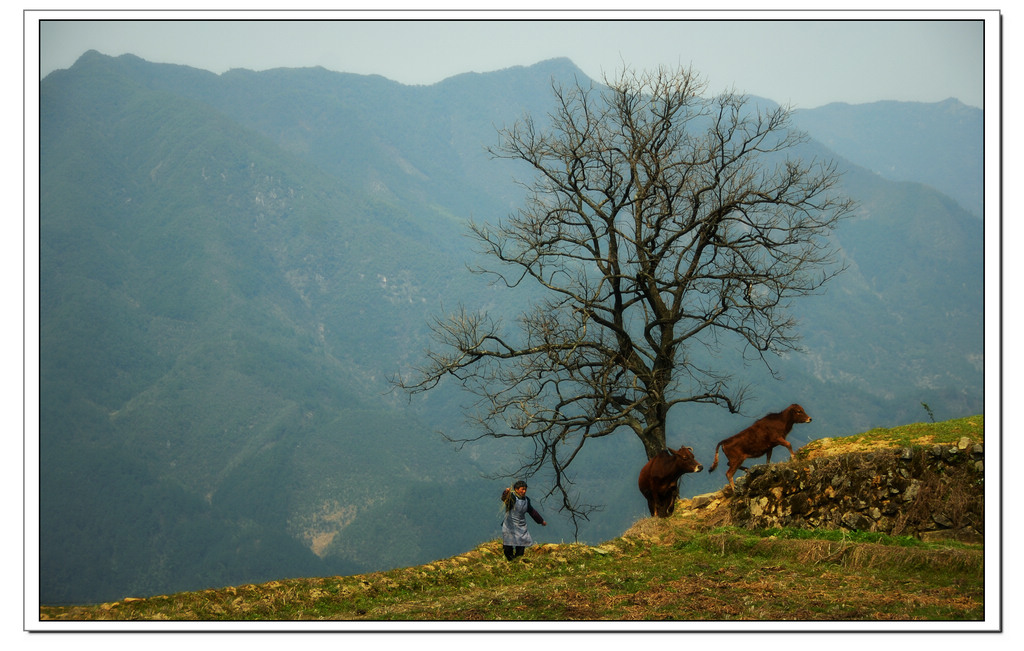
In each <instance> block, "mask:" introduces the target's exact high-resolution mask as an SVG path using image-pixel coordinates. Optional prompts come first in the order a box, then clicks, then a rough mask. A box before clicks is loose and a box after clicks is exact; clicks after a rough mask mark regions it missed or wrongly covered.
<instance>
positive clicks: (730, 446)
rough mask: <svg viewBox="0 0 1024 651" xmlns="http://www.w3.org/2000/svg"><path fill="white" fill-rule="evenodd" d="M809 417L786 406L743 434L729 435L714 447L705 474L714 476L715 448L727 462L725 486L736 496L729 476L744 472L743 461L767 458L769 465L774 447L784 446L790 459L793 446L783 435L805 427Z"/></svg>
mask: <svg viewBox="0 0 1024 651" xmlns="http://www.w3.org/2000/svg"><path fill="white" fill-rule="evenodd" d="M809 422H811V417H810V416H808V415H807V412H806V411H804V408H803V407H801V406H800V405H795V404H794V405H790V406H788V407H786V408H785V409H784V410H783V411H781V412H779V413H777V414H768V415H767V416H765V417H764V418H762V419H760V420H758V421H757V422H756V423H754V424H753V425H751V426H750V427H748V428H747V429H745V430H743V431H742V432H740V433H739V434H733V435H732V436H730V437H729V438H727V439H724V440H722V441H719V442H718V445H716V446H715V460H714V462H713V463H712V464H711V468H710V469H709V470H708V472H714V471H715V468H717V467H718V448H719V446H721V448H722V452H725V456H726V457H727V458H728V459H729V469H728V470H727V471H725V477H726V479H728V480H729V486H731V487H732V490H733V492H736V484H735V483H733V480H732V476H733V475H735V474H736V471H737V470H746V467H744V466H742V465H740V464H742V463H743V462H744V461H746V460H747V459H753V458H756V457H759V456H761V455H762V454H767V455H768V458H767V461H766V463H771V462H772V448H774V447H775V446H776V445H784V446H786V449H787V450H789V458H790V459H792V458H793V446H792V445H790V444H789V441H787V440H786V435H787V434H789V431H790V430H791V429H793V425H794V424H796V423H809Z"/></svg>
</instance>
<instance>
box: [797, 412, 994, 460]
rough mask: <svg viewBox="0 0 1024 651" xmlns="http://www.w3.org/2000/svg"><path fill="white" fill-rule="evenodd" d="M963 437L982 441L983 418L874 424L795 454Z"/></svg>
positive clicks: (813, 443) (943, 441) (940, 442)
mask: <svg viewBox="0 0 1024 651" xmlns="http://www.w3.org/2000/svg"><path fill="white" fill-rule="evenodd" d="M962 437H967V438H969V439H970V440H971V441H973V442H975V443H984V442H985V417H984V416H983V415H976V416H969V417H967V418H957V419H954V420H947V421H942V422H939V423H911V424H909V425H901V426H899V427H889V428H883V427H877V428H875V429H871V430H868V431H866V432H862V433H859V434H853V435H851V436H843V437H832V438H822V439H818V440H816V441H811V442H810V443H808V444H807V445H805V446H803V447H802V448H800V450H798V452H797V457H798V458H803V459H806V458H810V457H813V456H818V455H822V454H828V455H832V454H838V453H842V452H860V451H865V450H871V449H877V448H883V447H893V448H900V447H917V446H930V445H956V443H957V442H958V441H959V440H960V439H961V438H962Z"/></svg>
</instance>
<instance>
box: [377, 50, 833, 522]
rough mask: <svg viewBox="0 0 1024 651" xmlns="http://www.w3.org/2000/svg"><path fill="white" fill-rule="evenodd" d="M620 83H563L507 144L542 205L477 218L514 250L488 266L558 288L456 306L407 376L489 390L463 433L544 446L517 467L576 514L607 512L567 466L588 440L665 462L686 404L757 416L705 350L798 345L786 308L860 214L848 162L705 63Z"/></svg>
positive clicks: (829, 262) (490, 244) (493, 249)
mask: <svg viewBox="0 0 1024 651" xmlns="http://www.w3.org/2000/svg"><path fill="white" fill-rule="evenodd" d="M605 81H606V87H594V86H592V85H591V86H589V87H584V86H583V85H581V84H579V83H577V84H575V85H570V86H568V87H561V86H559V85H557V84H556V85H554V96H555V110H554V111H553V112H552V114H551V115H550V116H549V118H550V119H549V121H547V124H546V126H544V127H543V128H542V127H541V126H540V125H539V124H538V122H537V121H535V120H534V119H533V118H532V117H529V116H527V117H525V118H523V119H522V120H520V121H519V122H517V123H516V124H515V125H514V126H512V127H511V128H509V129H505V130H503V131H501V136H502V139H501V145H500V146H499V147H498V148H496V149H495V150H492V154H494V155H496V156H497V157H501V158H508V159H513V160H517V161H522V162H525V163H527V164H529V165H530V166H531V168H532V171H533V172H534V173H535V177H536V178H535V181H534V182H533V183H532V184H531V185H530V186H529V189H530V194H529V197H528V199H527V202H526V205H525V207H524V208H522V209H521V210H519V211H518V212H516V213H515V214H513V215H511V216H509V217H508V218H507V219H506V220H504V221H502V222H499V223H497V224H494V225H490V224H487V223H474V224H471V226H470V229H471V234H472V235H473V236H474V237H475V239H476V240H478V241H479V243H480V244H481V245H482V246H483V249H484V251H485V252H486V253H487V254H489V255H490V256H493V258H494V259H496V260H498V261H499V262H500V263H501V264H500V265H497V266H498V267H499V268H497V269H487V268H480V269H476V270H475V271H477V272H480V273H486V274H494V275H495V276H497V277H498V278H499V279H500V280H501V281H503V282H505V283H506V284H507V285H508V286H510V287H518V286H523V285H526V284H533V285H536V286H539V287H540V288H542V290H543V291H542V292H541V295H542V296H543V298H542V299H539V300H538V301H537V302H536V303H535V304H534V305H533V306H532V308H531V309H530V310H529V311H527V312H526V313H524V314H522V315H521V316H520V317H519V318H518V321H517V324H516V325H517V327H515V328H506V327H505V325H504V324H503V323H502V322H501V321H500V320H499V319H495V318H492V317H490V316H489V315H487V314H484V313H478V312H473V311H469V310H466V309H464V308H463V309H460V310H458V311H457V312H455V313H453V314H450V315H447V316H445V317H442V318H439V319H438V320H437V321H436V322H435V323H434V324H433V331H434V337H435V341H436V344H437V346H436V347H435V348H433V349H432V350H431V351H429V352H428V353H427V357H426V361H425V363H424V365H423V366H421V367H420V368H418V369H416V372H415V374H414V375H413V377H412V379H404V380H397V381H396V383H397V384H398V385H399V386H401V387H403V388H405V389H406V390H408V391H410V392H413V393H415V392H420V391H426V390H429V389H431V388H432V387H434V386H436V385H437V384H438V382H439V381H441V380H442V379H443V378H445V377H449V376H450V377H454V378H456V379H457V380H458V381H459V382H461V383H462V385H463V386H464V387H465V388H466V389H467V390H468V391H470V392H472V394H474V395H476V396H477V397H478V398H479V400H478V401H477V402H476V405H475V408H474V409H473V410H472V412H471V413H470V416H471V417H472V418H473V419H474V421H475V423H476V427H478V428H479V429H478V430H477V434H475V435H474V436H473V437H471V438H469V439H462V440H463V441H468V440H478V439H481V438H484V437H508V436H514V437H523V438H525V439H528V440H530V441H532V442H533V444H534V451H533V455H532V457H531V458H528V459H524V460H523V462H522V466H521V467H519V468H517V469H516V470H515V473H525V474H527V475H530V474H533V473H535V472H537V471H539V470H541V469H542V468H544V467H546V466H547V467H549V468H550V470H552V471H553V476H554V485H553V488H552V492H555V491H560V493H561V497H562V502H563V503H562V508H563V509H568V510H569V512H570V513H571V514H572V517H573V519H574V521H575V519H576V517H577V516H578V515H582V516H583V517H586V514H587V513H588V512H589V511H588V509H591V508H592V507H589V506H583V505H580V504H578V503H576V501H575V499H576V498H575V496H574V495H572V494H571V492H570V491H569V490H568V489H569V487H570V486H571V484H572V479H571V477H570V476H569V475H567V474H566V470H567V468H568V467H569V465H570V464H571V463H572V462H573V460H574V459H575V458H576V457H577V455H578V454H579V452H580V450H582V449H583V446H584V445H585V444H586V443H587V441H589V440H590V439H594V438H599V437H604V436H610V435H613V434H617V433H620V432H623V431H626V430H629V431H632V432H633V433H634V434H635V435H636V436H637V437H639V439H640V440H641V441H642V442H643V446H644V449H645V450H646V453H647V457H648V458H651V457H652V456H654V455H656V454H658V453H659V452H661V451H662V450H664V449H665V448H666V421H667V418H668V414H669V411H670V410H671V409H672V408H673V407H675V406H677V405H680V404H681V403H711V404H715V405H720V406H723V407H726V408H728V409H729V410H730V411H732V412H736V411H738V410H739V408H740V405H741V403H742V401H743V397H744V393H745V386H743V385H742V384H738V385H737V384H736V381H735V379H734V378H733V377H731V376H730V375H729V374H728V373H726V372H724V371H723V370H722V369H718V368H713V367H712V366H711V365H710V364H709V363H707V362H706V361H700V360H708V359H714V357H715V356H716V355H717V354H718V353H720V352H722V351H723V350H728V351H736V352H737V354H743V355H744V356H750V355H752V356H754V357H755V358H758V359H760V360H762V361H763V362H764V363H765V364H766V365H767V366H768V368H769V369H771V365H770V363H769V359H770V357H771V356H773V355H777V354H780V353H783V352H785V351H789V350H794V349H796V331H795V322H794V320H793V318H792V317H791V316H790V315H789V313H788V309H787V308H788V307H789V306H790V301H791V299H793V298H794V297H798V296H803V295H807V294H811V293H814V292H815V291H817V290H818V289H820V288H821V287H822V286H823V285H824V284H825V283H826V282H827V281H828V280H829V279H830V278H832V277H833V276H834V275H835V274H836V273H838V272H839V271H840V270H841V268H840V267H839V266H837V265H836V264H835V262H836V260H835V257H836V256H835V251H834V250H833V249H832V248H831V247H830V245H829V241H828V234H829V232H830V231H831V230H832V229H833V228H834V227H835V226H836V224H837V222H838V221H839V220H840V219H841V218H842V217H843V216H844V215H845V214H846V213H848V212H849V211H850V210H851V209H852V202H851V201H850V200H848V199H847V198H845V197H843V196H841V195H839V194H838V193H837V192H836V189H837V183H838V180H839V174H838V171H837V168H836V166H835V164H834V163H832V162H825V163H816V162H809V163H805V162H803V161H801V160H795V159H792V158H790V157H788V156H787V155H786V154H787V152H788V151H789V150H791V149H792V148H793V147H794V146H795V145H797V144H798V143H800V142H802V141H803V140H804V139H805V136H803V135H802V134H800V133H798V132H795V131H793V130H791V129H790V114H791V111H790V110H789V109H788V108H772V109H761V108H757V107H756V106H751V104H752V103H751V102H749V100H748V98H746V97H744V96H742V95H738V94H735V93H726V94H722V95H719V96H715V97H711V98H706V97H704V96H703V95H702V93H703V92H704V91H705V88H706V83H705V82H704V81H702V80H701V79H700V78H699V77H698V76H697V75H696V74H695V73H694V72H693V71H692V69H688V68H680V69H672V70H668V69H660V70H658V71H655V72H651V73H633V72H630V71H628V70H627V71H624V72H622V73H621V74H620V75H619V76H618V77H617V78H615V79H613V80H610V81H609V80H607V79H606V80H605ZM701 348H704V349H707V350H709V351H711V352H712V353H715V355H700V354H695V353H698V352H699V349H701ZM773 373H774V371H773ZM637 467H639V465H638V466H637Z"/></svg>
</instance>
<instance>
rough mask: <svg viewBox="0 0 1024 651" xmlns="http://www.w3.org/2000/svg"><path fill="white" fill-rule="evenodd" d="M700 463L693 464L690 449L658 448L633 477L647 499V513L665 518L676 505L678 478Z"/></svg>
mask: <svg viewBox="0 0 1024 651" xmlns="http://www.w3.org/2000/svg"><path fill="white" fill-rule="evenodd" d="M703 469H704V466H702V465H700V464H699V463H697V459H696V458H695V457H694V456H693V448H688V447H685V446H684V447H681V448H679V449H678V450H662V451H661V452H659V453H658V454H656V455H655V456H654V457H652V458H651V459H650V460H649V461H648V462H647V464H646V465H645V466H644V467H643V468H642V469H641V470H640V478H639V479H638V480H637V483H638V485H639V486H640V492H641V493H643V496H644V497H645V498H647V508H648V509H650V511H651V515H656V516H658V517H659V518H667V517H668V516H670V515H672V511H674V510H675V508H676V498H677V497H679V478H680V477H682V476H683V474H684V473H687V472H700V471H701V470H703Z"/></svg>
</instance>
